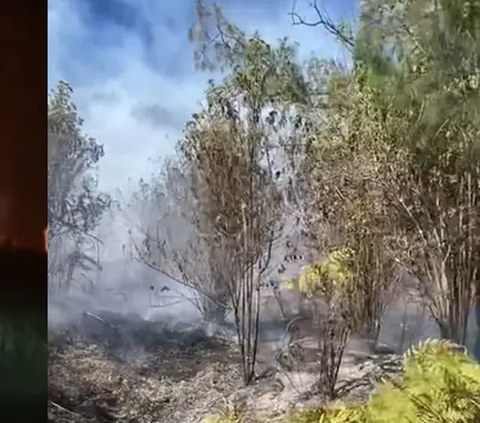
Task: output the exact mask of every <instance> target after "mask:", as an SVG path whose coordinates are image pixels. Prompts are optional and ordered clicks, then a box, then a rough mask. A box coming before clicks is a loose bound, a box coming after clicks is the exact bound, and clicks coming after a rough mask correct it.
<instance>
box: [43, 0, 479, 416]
mask: <svg viewBox="0 0 480 423" xmlns="http://www.w3.org/2000/svg"><path fill="white" fill-rule="evenodd" d="M312 7H313V9H312V10H313V12H314V13H315V14H316V18H317V19H318V20H317V21H316V22H305V21H303V20H302V19H301V17H300V16H298V15H297V14H296V13H295V11H293V12H292V15H291V18H292V21H293V24H298V25H302V24H303V25H310V26H318V27H321V28H323V29H325V30H327V31H329V32H330V33H333V34H334V35H335V36H336V38H337V40H338V43H341V44H342V45H343V47H344V48H345V49H346V50H347V51H348V52H349V57H350V59H349V60H350V61H349V63H348V64H342V63H336V62H335V61H332V60H326V59H323V58H321V57H311V58H310V59H308V60H306V61H305V62H303V61H301V60H300V59H299V57H298V54H297V46H296V45H295V44H294V43H293V42H291V41H290V40H288V39H283V40H279V41H278V42H277V43H274V44H269V43H268V42H266V41H265V40H264V39H262V37H261V34H246V33H244V32H243V31H242V29H241V28H238V27H237V26H236V25H235V23H234V22H232V21H229V20H228V19H227V18H226V17H225V16H224V15H223V13H222V10H221V9H220V8H219V7H217V6H209V5H206V4H204V3H201V2H198V3H197V5H196V17H197V19H196V23H195V25H194V26H193V27H192V29H191V32H190V38H191V42H192V43H193V46H194V51H195V57H194V60H195V63H196V65H197V67H198V69H199V71H203V72H209V71H213V70H215V71H222V74H223V78H222V79H221V80H217V81H211V82H210V84H209V86H208V87H207V89H206V91H205V98H204V100H203V104H204V107H203V108H202V109H201V110H198V111H197V112H196V113H195V114H193V115H192V118H191V120H190V121H189V122H187V123H186V125H185V129H184V133H183V137H182V138H181V139H180V140H178V143H177V149H176V154H175V155H174V156H173V157H171V158H168V160H165V161H164V162H162V164H161V166H160V168H159V170H158V172H156V173H155V174H154V175H152V178H151V179H150V180H144V181H141V183H140V185H139V188H138V190H137V192H136V193H135V194H134V196H133V197H132V199H131V200H130V202H131V204H142V205H143V206H144V207H145V209H144V211H145V213H141V216H140V214H139V220H138V222H136V226H135V228H132V231H131V245H130V249H131V252H132V256H133V258H134V259H135V260H137V261H139V262H141V263H143V264H145V265H146V266H148V267H150V268H152V269H155V270H156V271H158V272H159V273H161V274H163V275H167V276H169V277H170V278H172V279H173V280H175V281H177V282H178V283H179V284H181V285H183V286H185V287H188V288H189V289H190V290H192V292H193V293H194V294H193V297H192V298H189V300H190V301H191V302H192V303H193V304H194V305H195V307H196V308H197V309H198V311H199V312H200V313H201V315H202V317H203V318H204V319H205V321H208V322H213V323H216V324H218V325H222V324H224V322H225V319H226V316H227V315H231V316H232V318H233V324H234V328H235V335H236V346H235V348H236V352H237V353H238V356H239V362H238V365H239V369H240V370H239V373H238V378H239V379H241V383H242V384H243V385H244V386H247V387H248V386H253V385H255V383H257V381H258V380H259V370H258V348H259V324H260V321H261V315H262V308H261V304H262V301H261V300H262V295H264V292H265V286H266V285H268V282H269V280H270V279H271V273H272V267H273V264H272V263H273V262H272V256H273V255H274V254H275V251H276V250H277V249H278V248H279V247H280V246H282V247H283V248H286V249H287V250H288V251H289V254H287V257H286V260H287V259H288V260H295V259H296V258H297V253H296V251H297V250H296V248H297V247H298V246H296V245H292V244H291V243H289V242H286V239H285V226H286V224H287V222H294V225H293V226H294V231H296V233H297V235H298V236H297V239H299V240H300V241H299V242H301V243H302V245H303V246H304V247H305V248H306V250H308V254H307V255H306V256H305V257H302V260H304V261H305V262H306V263H305V264H306V265H305V266H304V267H303V271H302V272H301V274H299V275H298V276H297V277H296V278H293V279H291V280H286V281H282V282H281V284H282V288H284V289H291V290H295V291H298V292H300V293H301V298H302V306H303V307H304V310H305V315H306V316H308V318H309V319H310V320H311V321H312V324H313V327H314V328H315V331H316V344H315V351H316V357H317V363H316V372H317V373H316V381H315V383H314V391H315V392H314V395H316V396H317V397H318V398H320V399H321V400H322V401H324V402H323V404H327V403H326V402H325V401H337V400H339V399H340V400H341V398H340V393H339V384H338V375H339V370H340V368H341V365H342V359H343V357H344V353H345V349H346V346H347V344H348V342H349V340H350V339H351V338H352V337H353V336H357V335H359V336H362V337H365V338H367V339H369V340H371V342H372V343H373V345H375V343H376V342H377V341H378V335H379V331H380V329H381V325H382V317H383V314H384V312H385V309H386V307H387V306H388V304H389V302H390V301H391V300H392V298H393V297H395V296H396V295H400V293H404V292H406V291H408V292H409V293H412V292H413V293H414V295H415V296H416V298H418V301H419V302H421V303H422V305H423V306H424V307H425V308H426V310H427V311H428V313H429V314H430V316H431V317H432V318H433V319H434V320H435V322H436V324H437V325H438V329H439V333H440V334H441V338H443V341H441V342H434V343H426V344H425V345H420V346H418V347H417V348H416V349H415V348H414V349H413V350H412V351H411V352H410V353H409V354H407V355H406V356H405V358H404V362H403V364H404V367H403V374H402V375H401V376H399V377H397V378H393V379H392V380H391V381H388V382H385V383H384V384H383V385H382V387H381V388H380V389H379V391H378V394H375V395H374V396H373V397H372V399H371V400H370V401H369V402H368V403H366V404H360V405H359V404H355V405H353V406H350V405H348V406H347V405H340V406H338V404H337V405H336V406H335V407H333V408H332V409H330V408H331V407H329V406H322V408H320V409H315V410H307V411H302V412H293V414H291V416H290V417H288V416H283V417H282V418H283V421H288V418H290V419H291V420H290V421H291V422H292V423H314V422H315V423H316V422H365V423H367V422H368V423H370V422H379V423H380V422H386V421H390V422H395V423H397V422H398V423H403V422H405V423H406V422H420V423H424V422H425V423H426V422H451V423H453V422H458V423H460V422H462V423H470V422H471V423H474V422H478V421H480V367H479V366H478V364H477V363H475V360H474V359H473V358H470V357H468V356H467V355H466V354H464V353H463V352H461V351H458V348H457V347H458V345H464V344H465V342H466V336H467V324H468V316H469V310H470V309H471V308H472V307H475V309H476V311H477V313H476V317H477V322H476V324H477V327H478V328H480V303H478V301H480V273H479V272H480V41H479V37H480V3H479V2H476V1H473V0H471V1H468V0H464V1H459V0H438V1H435V2H433V1H430V0H428V1H427V0H416V1H412V0H405V1H403V0H402V1H398V0H395V1H394V0H391V1H382V2H379V1H377V0H368V1H365V2H362V6H361V8H360V16H359V20H358V22H357V24H356V25H355V27H354V26H353V24H352V26H349V25H346V24H341V25H336V23H335V22H332V21H330V20H329V19H328V18H327V17H325V16H324V15H322V13H321V12H320V10H321V9H320V8H319V7H317V4H316V3H314V4H313V6H312ZM317 30H318V28H317V29H315V28H311V31H312V36H315V35H314V34H315V31H317ZM69 96H70V91H69V87H68V86H67V85H65V84H64V83H61V84H60V85H59V87H58V88H57V90H56V91H55V92H54V94H53V95H52V99H51V103H49V128H50V131H51V132H52V133H51V134H50V133H49V148H50V150H51V151H52V152H53V153H52V156H50V162H49V184H50V185H49V186H50V194H49V195H50V197H49V198H51V199H52V200H51V206H50V208H51V210H50V214H49V224H50V226H49V236H50V243H52V241H54V240H55V239H56V238H58V239H61V237H67V238H68V237H69V239H71V240H72V241H71V242H70V244H69V245H71V246H72V249H73V250H72V253H71V254H70V255H69V256H68V260H66V261H64V260H60V261H61V262H62V263H63V267H61V268H60V267H58V265H55V263H56V262H54V261H53V259H54V258H55V254H57V253H55V254H53V255H52V256H51V257H52V264H51V272H52V273H55V274H57V275H58V273H61V272H63V273H62V277H61V278H60V280H62V281H67V282H70V281H71V280H72V275H73V268H74V267H75V266H77V267H78V266H84V267H85V266H87V265H88V264H90V265H96V260H95V258H93V257H90V256H88V255H85V254H84V253H81V252H82V251H84V248H82V247H81V246H82V245H85V243H86V242H87V241H88V240H90V239H91V237H90V233H91V232H92V231H93V230H94V229H95V227H96V226H97V225H98V220H99V218H100V217H101V215H102V213H103V212H104V211H105V210H107V209H108V208H109V205H110V198H109V197H108V196H107V195H106V194H102V193H96V191H95V186H94V180H93V179H83V182H81V183H79V184H78V185H75V184H73V182H71V181H70V180H67V179H65V178H66V176H64V175H67V174H68V175H69V176H68V177H69V178H71V180H72V181H77V180H80V179H79V178H80V177H81V176H82V175H83V174H84V173H85V171H86V170H88V169H89V168H90V167H91V166H93V165H94V164H95V163H96V162H97V161H98V160H100V159H101V156H102V155H103V150H102V148H101V147H100V146H99V144H97V143H96V142H94V141H93V140H89V139H87V138H85V137H83V136H82V135H81V134H80V132H81V122H80V121H79V119H78V117H77V116H76V112H75V109H73V108H72V107H73V105H72V103H71V102H70V97H69ZM65 136H67V137H70V138H69V139H71V140H72V141H71V142H70V144H68V143H67V144H68V145H66V144H65V148H62V147H61V145H62V140H64V139H65ZM59 146H60V147H59ZM62 184H63V185H62ZM75 186H78V188H76V189H77V190H76V191H71V187H75ZM174 222H175V223H174ZM178 222H181V225H178ZM179 227H181V228H183V229H184V231H183V232H181V233H180V231H179V232H176V231H175V230H173V229H172V228H179ZM60 250H61V249H59V250H58V251H60ZM60 261H58V263H59V262H60ZM55 280H59V279H58V276H57V279H55ZM275 289H278V287H277V288H275ZM279 301H281V299H279ZM284 317H285V320H286V321H285V325H286V331H288V330H289V328H290V323H291V322H289V320H288V317H289V316H284ZM293 340H294V339H293V337H292V344H291V345H289V346H288V348H290V347H292V348H290V349H289V352H291V351H293V350H294V345H293ZM455 346H457V347H455ZM295 348H297V349H298V348H300V349H301V346H300V347H298V345H297V346H295ZM470 353H471V354H472V355H473V356H475V357H476V358H477V360H478V359H480V331H479V332H478V334H477V342H476V346H475V349H474V351H471V352H470ZM292 354H293V353H292ZM337 402H338V401H337ZM335 404H336V403H335ZM117 421H127V420H117ZM139 421H140V420H139ZM145 421H146V420H145ZM152 421H155V420H152ZM192 421H197V420H195V419H193V418H192ZM211 421H212V422H216V423H240V422H248V421H251V418H250V415H249V413H248V410H246V409H245V405H243V408H242V406H241V405H238V404H233V405H231V406H230V405H228V406H226V407H224V410H223V411H222V412H220V413H219V414H218V416H217V417H213V418H212V420H211ZM252 421H253V420H252ZM264 421H273V418H272V417H269V416H264ZM275 421H277V420H275ZM278 421H281V420H278Z"/></svg>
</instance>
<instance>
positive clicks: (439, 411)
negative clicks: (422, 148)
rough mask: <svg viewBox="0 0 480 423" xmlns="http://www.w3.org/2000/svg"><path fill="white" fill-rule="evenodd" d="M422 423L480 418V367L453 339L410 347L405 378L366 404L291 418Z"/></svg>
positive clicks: (467, 422)
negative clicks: (460, 349)
mask: <svg viewBox="0 0 480 423" xmlns="http://www.w3.org/2000/svg"><path fill="white" fill-rule="evenodd" d="M219 421H220V422H221V423H237V422H238V420H228V419H226V420H219ZM417 422H418V423H478V422H480V365H478V363H476V362H475V361H474V360H473V359H472V358H471V357H469V356H468V355H467V354H466V353H465V352H463V351H459V348H458V346H457V345H455V344H453V343H451V342H449V341H445V340H435V341H432V340H430V341H427V342H424V343H421V344H419V345H417V346H416V347H415V348H412V349H410V350H409V351H407V353H405V356H404V374H403V376H402V377H401V378H399V379H398V380H396V381H390V382H384V383H383V384H382V386H380V388H379V390H378V391H377V392H376V393H375V394H374V395H373V397H372V398H371V400H370V401H369V402H368V403H367V404H365V405H357V406H351V407H341V408H336V409H328V408H321V409H316V410H303V411H298V412H297V413H295V414H293V415H292V416H291V417H290V418H289V420H288V423H417Z"/></svg>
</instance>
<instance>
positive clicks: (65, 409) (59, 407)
mask: <svg viewBox="0 0 480 423" xmlns="http://www.w3.org/2000/svg"><path fill="white" fill-rule="evenodd" d="M48 402H49V403H50V404H51V405H53V406H54V407H55V408H58V409H59V410H61V411H63V412H65V413H68V414H71V415H73V416H77V417H82V416H81V415H80V414H78V413H75V412H74V411H71V410H68V409H67V408H65V407H62V406H61V405H59V404H57V403H56V402H53V401H51V400H49V401H48Z"/></svg>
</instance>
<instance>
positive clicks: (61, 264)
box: [48, 81, 111, 286]
mask: <svg viewBox="0 0 480 423" xmlns="http://www.w3.org/2000/svg"><path fill="white" fill-rule="evenodd" d="M72 96H73V89H72V87H71V86H70V85H69V84H68V83H66V82H64V81H60V82H59V83H58V84H57V86H56V87H55V88H54V89H53V90H52V92H51V94H50V96H49V99H48V238H49V256H48V258H49V281H51V282H53V284H55V285H57V286H68V285H69V284H70V283H71V281H72V278H73V272H74V270H75V269H79V268H80V269H81V270H82V271H86V272H88V271H90V270H98V268H99V266H100V265H99V263H98V259H97V257H96V256H95V255H94V254H92V253H91V252H90V251H87V246H91V245H92V244H93V249H94V250H97V248H98V245H97V241H96V239H95V238H94V237H93V236H92V232H93V231H94V230H95V229H96V228H97V227H98V225H99V223H100V219H101V218H102V216H103V215H104V213H105V212H106V211H107V210H108V209H109V207H110V204H111V198H110V196H109V195H108V194H107V193H104V192H101V191H99V190H98V189H97V188H98V178H97V177H96V175H94V174H93V173H92V171H93V170H94V169H95V166H96V165H97V164H98V162H99V161H100V160H101V158H102V157H103V155H104V150H103V146H102V145H101V144H99V143H98V142H97V141H96V140H95V139H93V138H91V137H88V136H87V135H86V134H85V133H84V132H83V119H82V118H81V117H80V116H79V115H78V112H77V108H76V105H75V103H74V102H73V99H72Z"/></svg>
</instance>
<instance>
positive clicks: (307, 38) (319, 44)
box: [48, 0, 356, 190]
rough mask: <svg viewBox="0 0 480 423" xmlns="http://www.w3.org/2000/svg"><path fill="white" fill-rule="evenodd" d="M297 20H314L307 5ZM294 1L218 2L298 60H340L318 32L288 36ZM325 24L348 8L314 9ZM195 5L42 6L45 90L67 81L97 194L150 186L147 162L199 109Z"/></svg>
mask: <svg viewBox="0 0 480 423" xmlns="http://www.w3.org/2000/svg"><path fill="white" fill-rule="evenodd" d="M297 1H298V7H299V11H300V12H301V14H302V15H304V16H305V17H307V18H308V16H313V15H312V14H311V9H309V8H308V3H307V0H297ZM292 3H293V0H260V1H254V0H244V1H241V0H221V1H219V2H218V4H220V5H222V7H223V10H224V13H225V15H226V16H227V18H229V19H231V20H232V21H233V22H234V23H235V24H237V25H238V26H239V27H240V28H242V29H244V30H246V31H248V32H253V31H255V30H259V31H260V33H261V35H262V36H263V37H264V38H265V39H266V40H267V41H270V42H273V41H275V40H276V39H278V38H280V37H282V36H289V37H290V38H291V39H292V40H296V41H298V42H300V45H301V48H300V53H301V55H303V56H307V55H308V54H310V52H312V51H314V52H316V53H318V54H319V55H321V56H324V57H325V56H331V57H332V56H333V57H336V58H338V59H343V60H345V58H346V56H345V53H344V52H341V51H340V50H339V48H338V45H337V44H336V43H335V41H334V39H333V38H332V37H331V36H330V35H328V34H327V33H326V32H325V31H324V30H322V29H320V28H308V27H301V26H292V25H291V21H290V18H289V16H288V13H289V11H290V10H291V7H292ZM319 3H320V4H322V7H324V8H325V9H326V10H327V11H328V12H329V14H330V16H331V17H332V18H338V17H340V16H341V17H343V18H347V19H348V18H352V17H353V16H354V14H355V7H356V6H355V4H356V2H355V0H345V1H341V0H340V1H339V0H336V1H335V0H324V1H323V2H321V1H319ZM194 4H195V3H194V0H174V1H171V2H167V1H166V0H49V15H48V31H49V34H48V36H49V40H48V50H49V51H48V71H49V76H48V85H49V88H51V87H52V86H54V85H55V83H56V82H57V81H58V80H59V79H64V80H66V81H68V82H69V83H70V84H71V85H72V87H73V89H74V92H75V97H74V99H75V102H76V104H77V106H78V108H79V112H80V115H81V116H82V117H83V118H84V119H85V130H86V131H87V132H88V134H89V135H91V136H93V137H95V138H97V139H98V140H99V141H100V142H101V143H103V144H104V146H105V157H104V158H103V159H102V163H101V165H100V185H101V187H102V188H103V189H107V190H112V189H116V188H120V189H126V187H127V186H129V184H128V180H129V179H131V180H134V181H135V180H137V179H138V178H140V177H142V176H143V177H148V175H149V174H150V172H151V171H152V167H151V166H153V165H151V164H150V162H149V160H148V159H149V158H156V157H159V156H162V155H167V154H170V153H171V152H172V151H173V145H174V143H175V141H176V139H178V138H179V136H180V135H181V131H182V127H183V125H184V123H185V121H186V120H187V119H188V118H189V116H190V115H191V113H192V112H194V111H195V110H197V109H198V108H199V106H198V105H199V102H200V101H201V100H202V95H203V90H204V88H205V83H206V81H207V79H208V78H209V77H210V76H211V75H207V74H204V73H199V72H197V71H195V69H194V66H193V53H192V48H191V45H190V44H189V42H188V38H187V32H188V28H189V27H190V26H191V24H192V23H193V18H194Z"/></svg>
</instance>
